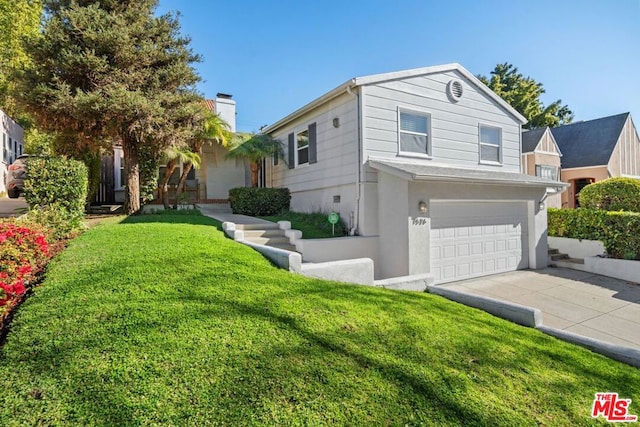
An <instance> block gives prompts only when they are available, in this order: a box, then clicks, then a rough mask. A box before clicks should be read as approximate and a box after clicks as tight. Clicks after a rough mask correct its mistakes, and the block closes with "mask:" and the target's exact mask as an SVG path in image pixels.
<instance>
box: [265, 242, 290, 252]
mask: <svg viewBox="0 0 640 427" xmlns="http://www.w3.org/2000/svg"><path fill="white" fill-rule="evenodd" d="M267 246H271V247H272V248H278V249H284V250H285V251H289V252H296V247H295V246H293V245H290V244H287V243H272V244H269V245H267Z"/></svg>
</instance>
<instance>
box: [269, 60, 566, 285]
mask: <svg viewBox="0 0 640 427" xmlns="http://www.w3.org/2000/svg"><path fill="white" fill-rule="evenodd" d="M524 123H526V119H525V118H524V117H522V116H521V115H520V114H519V113H518V112H517V111H516V110H514V109H513V108H512V107H511V106H509V105H508V104H507V103H506V102H505V101H503V100H502V99H501V98H500V97H499V96H497V95H496V94H495V93H494V92H492V91H491V90H490V89H489V88H487V87H486V86H485V85H484V84H482V82H480V81H479V80H478V79H477V78H476V77H475V76H474V75H473V74H471V73H470V72H469V71H467V70H466V69H464V68H463V67H462V66H461V65H459V64H448V65H442V66H434V67H427V68H419V69H414V70H407V71H400V72H393V73H387V74H379V75H373V76H368V77H359V78H354V79H351V80H349V81H347V82H346V83H344V84H342V85H341V86H338V87H337V88H336V89H334V90H332V91H330V92H328V93H326V94H324V95H322V96H321V97H320V98H318V99H316V100H314V101H312V102H311V103H309V104H307V105H305V106H304V107H302V108H300V109H298V110H296V111H295V112H293V113H291V114H289V115H288V116H286V117H285V118H283V119H281V120H279V121H278V122H276V123H275V124H273V125H271V126H268V127H267V128H266V129H265V130H264V132H265V133H268V134H270V135H272V136H273V137H275V138H278V139H280V140H281V141H282V142H283V145H284V151H285V153H286V155H285V158H286V159H287V161H286V162H284V161H282V160H278V159H275V158H274V159H273V160H271V161H269V162H267V163H268V164H267V168H266V171H265V173H264V177H263V178H264V181H265V183H266V185H267V186H273V187H288V188H289V189H290V190H291V195H292V199H291V208H292V210H296V211H307V212H309V211H325V212H327V211H337V212H339V213H340V215H341V217H342V218H343V219H344V220H345V221H346V222H347V223H348V224H349V228H350V230H351V232H352V233H353V234H358V235H360V236H372V238H370V239H369V240H367V241H370V242H371V244H370V245H369V246H370V247H369V248H368V249H369V252H368V253H371V252H372V250H373V249H372V246H373V245H374V243H375V244H377V251H376V255H377V256H373V258H374V263H375V275H376V278H389V277H397V276H404V275H415V274H424V273H427V274H433V276H434V277H435V280H436V283H442V282H448V281H454V280H459V279H466V278H469V277H475V276H482V275H488V274H494V273H498V272H504V271H511V270H516V269H524V268H544V267H546V266H547V264H548V254H547V235H546V231H547V212H546V209H545V206H544V203H543V201H544V199H545V197H546V189H547V187H550V186H557V187H562V186H563V184H562V183H560V182H553V181H551V180H549V179H546V178H540V177H533V176H528V175H524V174H522V173H520V172H521V164H520V162H521V160H520V157H521V148H520V147H521V142H520V138H521V125H522V124H524ZM303 256H304V254H303ZM367 256H368V255H367Z"/></svg>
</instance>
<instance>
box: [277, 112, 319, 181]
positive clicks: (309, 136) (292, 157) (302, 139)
mask: <svg viewBox="0 0 640 427" xmlns="http://www.w3.org/2000/svg"><path fill="white" fill-rule="evenodd" d="M317 145H318V143H317V132H316V123H315V122H314V123H311V124H309V125H308V126H307V128H306V129H304V130H301V131H298V132H295V133H294V132H291V133H290V134H289V135H288V136H287V146H288V159H287V160H288V161H287V163H288V164H289V169H294V168H296V167H297V166H300V165H311V164H314V163H318V151H317ZM274 160H275V159H274ZM274 164H277V162H275V161H274Z"/></svg>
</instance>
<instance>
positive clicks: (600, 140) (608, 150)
mask: <svg viewBox="0 0 640 427" xmlns="http://www.w3.org/2000/svg"><path fill="white" fill-rule="evenodd" d="M628 117H629V113H622V114H617V115H615V116H609V117H602V118H599V119H595V120H588V121H586V122H578V123H572V124H568V125H564V126H559V127H557V128H552V129H551V133H552V134H553V137H554V138H555V140H556V143H557V144H558V147H559V148H560V151H561V152H562V154H563V155H564V156H563V158H562V167H563V168H581V167H587V166H604V165H606V164H608V163H609V159H610V158H611V155H612V154H613V149H614V148H615V146H616V143H617V142H618V139H619V138H620V133H621V132H622V128H623V127H624V124H625V123H626V122H627V118H628Z"/></svg>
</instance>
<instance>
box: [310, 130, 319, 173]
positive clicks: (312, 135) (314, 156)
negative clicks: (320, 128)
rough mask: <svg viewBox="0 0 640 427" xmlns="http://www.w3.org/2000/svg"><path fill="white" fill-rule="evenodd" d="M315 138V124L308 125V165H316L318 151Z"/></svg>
mask: <svg viewBox="0 0 640 427" xmlns="http://www.w3.org/2000/svg"><path fill="white" fill-rule="evenodd" d="M316 142H317V138H316V124H315V123H311V124H310V125H309V164H312V163H318V150H317V148H316V146H317V143H316Z"/></svg>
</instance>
